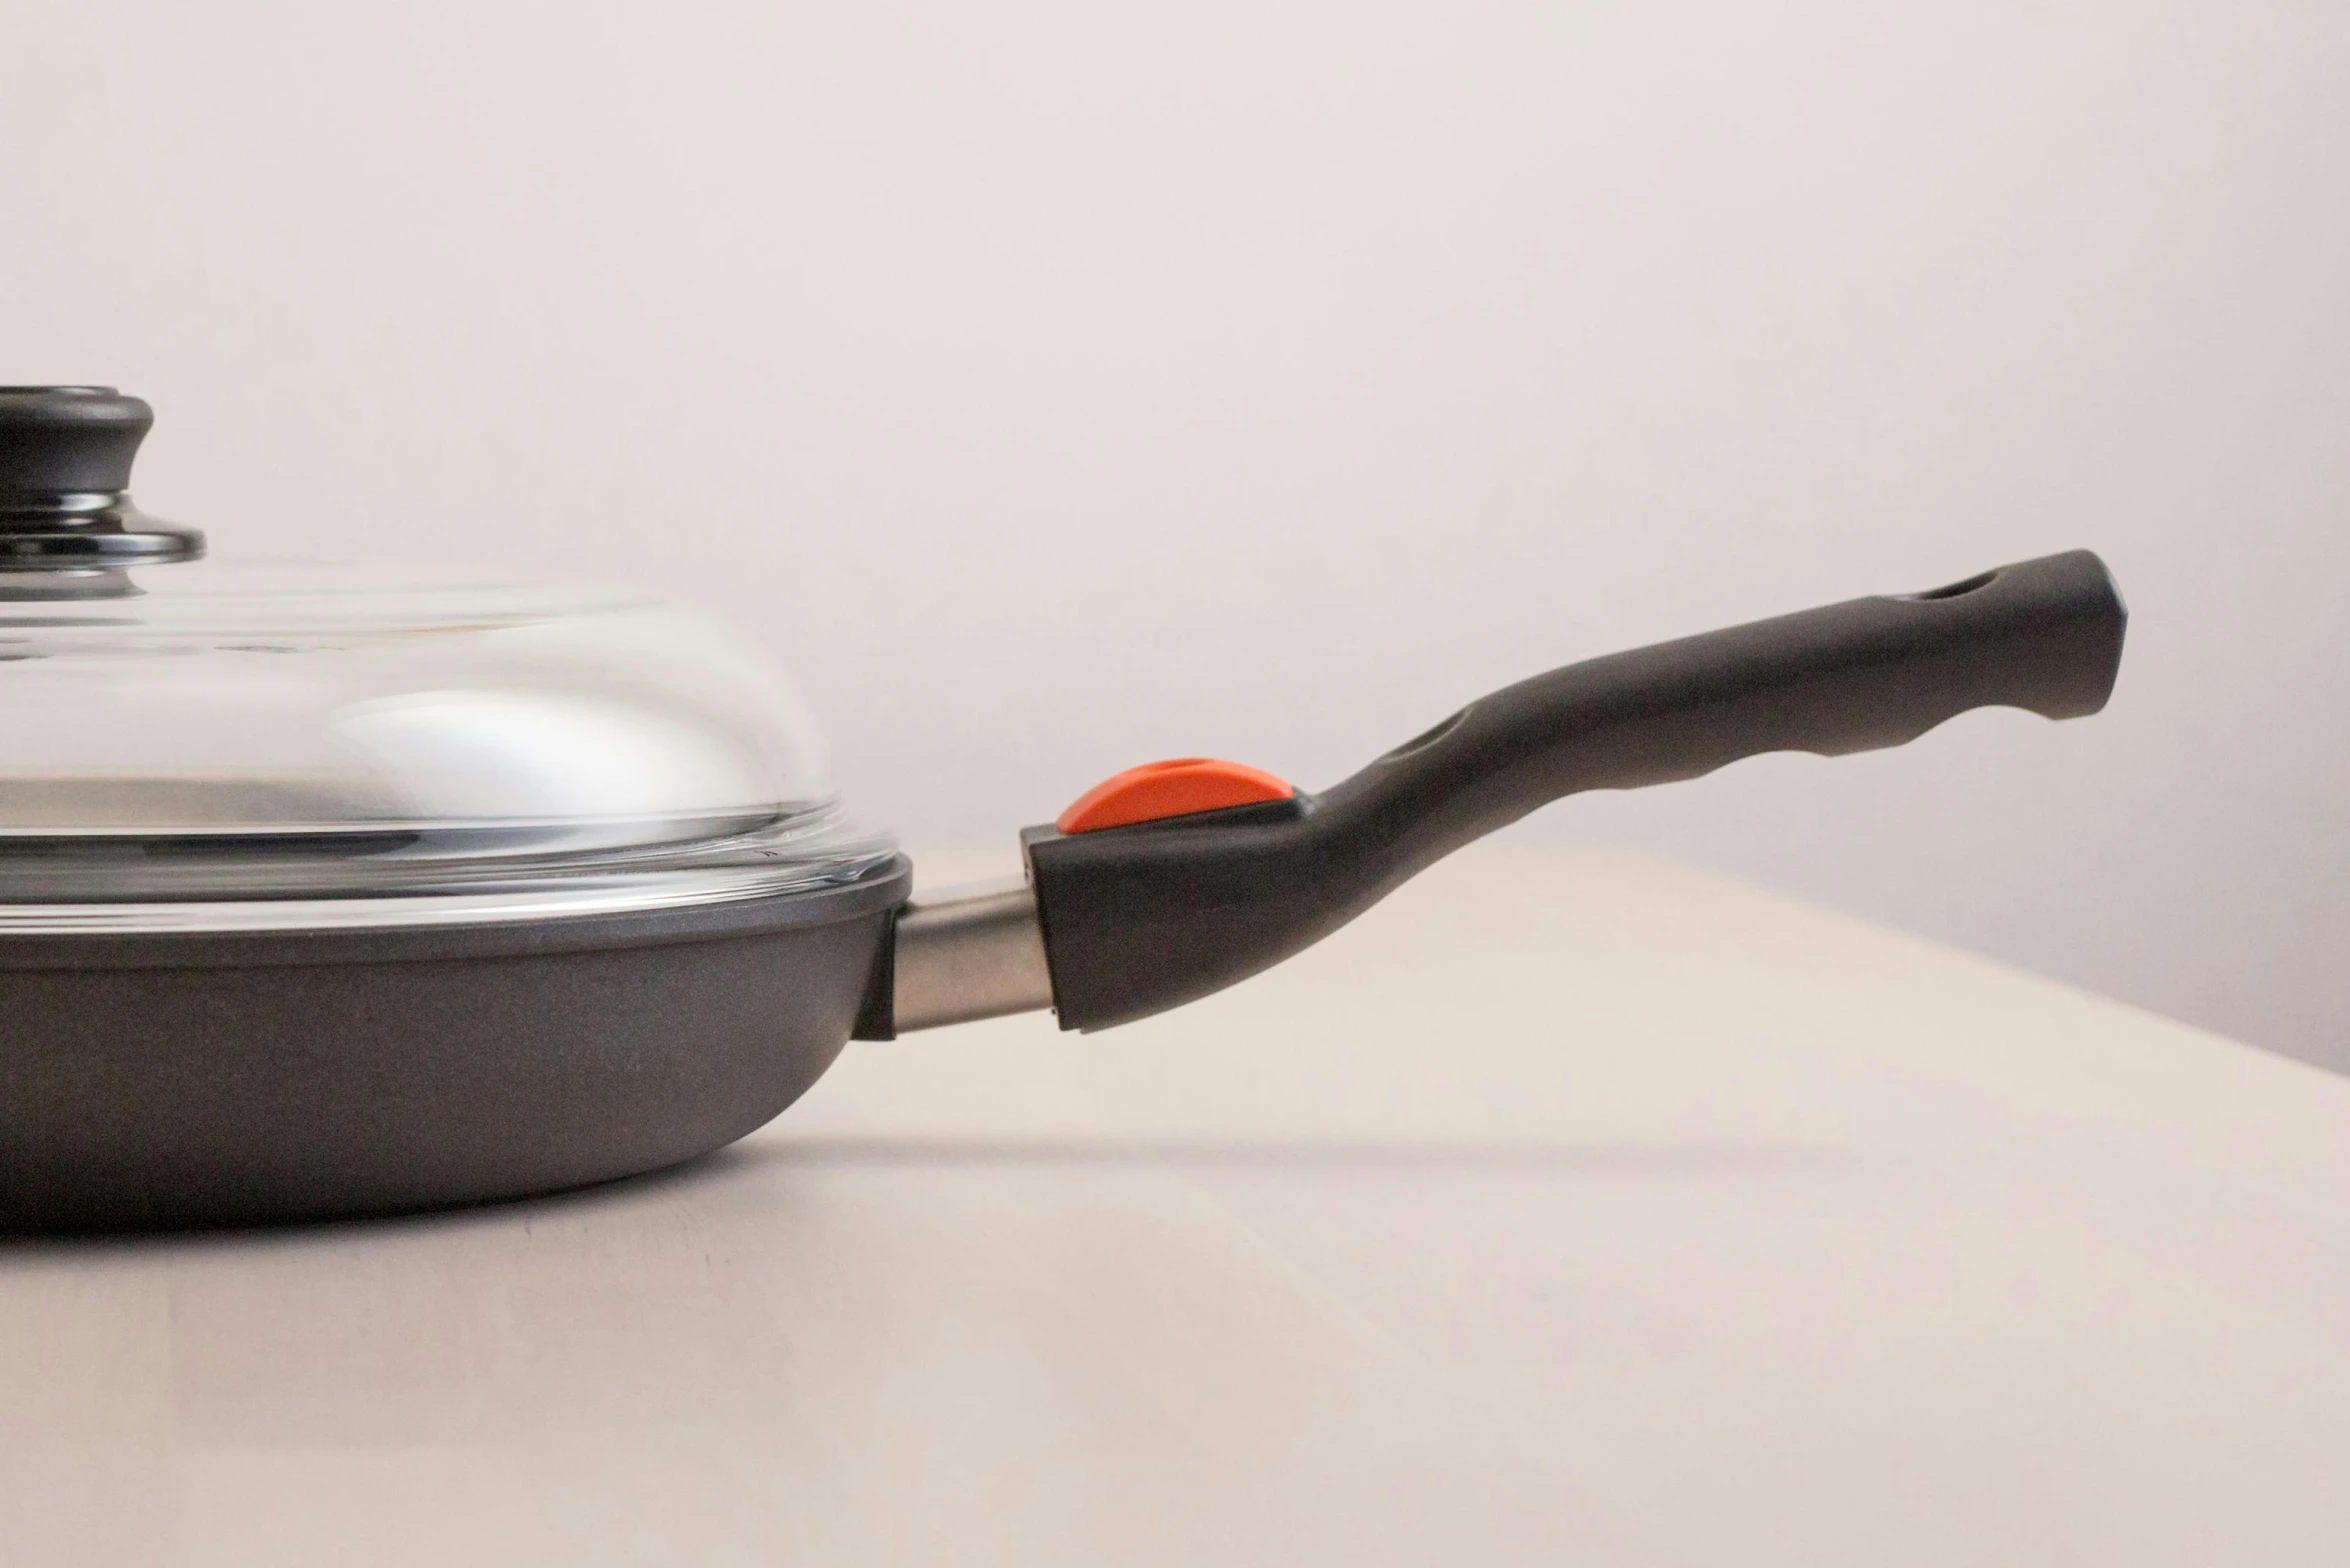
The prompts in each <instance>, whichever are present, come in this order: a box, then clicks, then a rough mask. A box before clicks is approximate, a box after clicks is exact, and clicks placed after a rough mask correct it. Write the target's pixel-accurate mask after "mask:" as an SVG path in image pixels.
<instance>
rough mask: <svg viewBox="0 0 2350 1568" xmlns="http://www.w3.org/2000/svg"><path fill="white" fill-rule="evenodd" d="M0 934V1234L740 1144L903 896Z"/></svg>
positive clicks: (439, 1188) (156, 1223) (781, 1092)
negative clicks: (569, 913) (465, 921)
mask: <svg viewBox="0 0 2350 1568" xmlns="http://www.w3.org/2000/svg"><path fill="white" fill-rule="evenodd" d="M907 885H908V874H907V868H906V864H905V862H904V860H903V859H902V858H901V859H899V860H897V861H895V862H894V863H893V864H892V865H891V866H889V867H888V868H886V869H885V870H884V871H882V872H881V873H878V874H876V875H875V876H872V877H869V878H866V879H864V880H862V881H860V882H857V883H853V884H848V885H845V886H841V887H834V888H826V889H821V890H817V891H813V892H802V893H794V894H787V895H781V896H777V897H773V898H767V899H752V900H743V901H739V902H734V903H725V904H715V905H706V906H697V907H693V908H688V909H677V910H657V911H650V912H644V913H635V914H625V915H612V916H595V917H587V918H573V919H561V920H546V921H538V922H526V923H516V924H506V925H492V926H472V927H446V928H435V929H421V930H410V929H395V930H366V931H348V930H344V931H318V932H294V933H267V934H233V933H232V934H221V933H171V934H152V935H111V934H110V935H104V936H74V937H10V938H5V939H0V1230H7V1231H15V1232H19V1233H22V1232H27V1231H58V1230H105V1229H135V1228H154V1227H161V1226H184V1225H216V1224H240V1223H252V1222H264V1221H272V1220H290V1219H307V1218H322V1217H329V1216H341V1215H360V1214H380V1213H387V1212H394V1211H400V1210H413V1209H425V1208H435V1207H441V1206H445V1205H451V1204H462V1203H476V1202H482V1201H486V1200H491V1199H499V1198H512V1197H518V1196H521V1195H524V1194H528V1193H538V1192H548V1191H553V1190H556V1189H560V1188H566V1187H578V1186H583V1185H586V1184H589V1183H593V1182H601V1181H609V1180H612V1179H613V1178H616V1177H621V1176H630V1175H635V1174H638V1173H640V1172H644V1171H650V1170H656V1169H659V1168H661V1167H663V1166H666V1165H673V1164H676V1163H677V1162H678V1161H681V1160H686V1159H691V1158H693V1157H694V1156H696V1155H699V1154H704V1153H707V1152H709V1151H710V1150H712V1149H716V1148H719V1147H722V1146H723V1145H725V1144H728V1143H731V1142H733V1141H734V1140H735V1139H737V1138H740V1137H741V1136H743V1135H744V1134H745V1133H747V1132H750V1131H751V1130H753V1129H754V1128H756V1127H759V1126H760V1125H762V1124H763V1123H765V1122H767V1121H768V1120H769V1119H771V1118H772V1117H774V1116H775V1115H776V1114H777V1113H778V1112H780V1111H781V1110H783V1109H784V1107H786V1106H788V1105H790V1104H791V1103H792V1101H794V1100H795V1099H797V1098H799V1096H800V1095H801V1094H802V1093H803V1092H804V1091H805V1090H806V1089H807V1088H808V1086H809V1085H810V1084H812V1083H814V1082H815V1081H816V1079H817V1078H818V1076H820V1075H821V1074H822V1073H823V1071H824V1070H825V1068H827V1067H829V1066H830V1065H831V1064H832V1061H833V1059H834V1058H835V1057H836V1056H838V1055H839V1054H840V1050H841V1047H842V1045H843V1044H844V1043H846V1041H847V1040H848V1038H849V1033H850V1030H851V1028H852V1027H853V1026H854V1024H855V1021H856V1018H857V1014H858V1011H859V1008H860V1006H861V1004H862V1002H863V1000H864V997H865V994H866V991H867V988H868V986H869V984H871V983H872V981H873V978H874V976H875V973H876V969H877V966H878V964H879V962H880V956H881V952H882V948H883V944H884V939H885V935H886V928H887V923H888V921H889V919H890V912H891V911H892V910H893V909H895V908H896V906H897V905H898V904H899V903H900V902H902V901H903V900H904V898H905V895H906V891H907Z"/></svg>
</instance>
